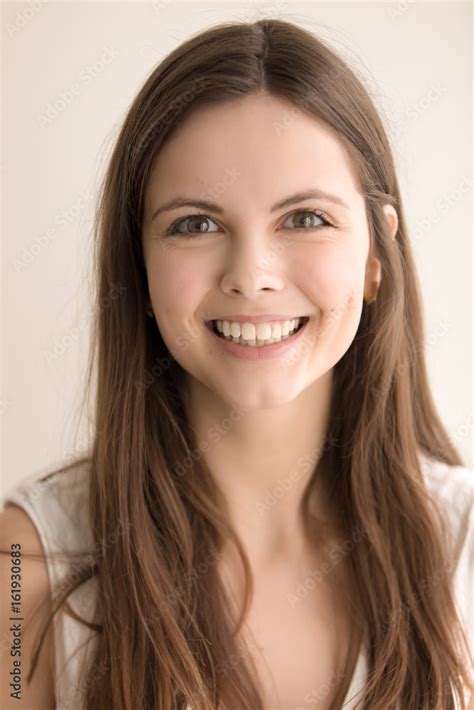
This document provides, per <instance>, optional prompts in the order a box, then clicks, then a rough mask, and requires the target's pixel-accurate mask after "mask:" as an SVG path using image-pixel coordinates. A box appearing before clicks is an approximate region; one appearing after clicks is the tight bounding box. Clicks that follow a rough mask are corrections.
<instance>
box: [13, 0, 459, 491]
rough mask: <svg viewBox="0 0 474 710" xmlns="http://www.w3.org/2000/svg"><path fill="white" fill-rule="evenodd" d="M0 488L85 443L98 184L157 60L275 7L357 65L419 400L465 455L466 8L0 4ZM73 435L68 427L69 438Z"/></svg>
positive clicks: (162, 0) (405, 3)
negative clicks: (388, 189) (421, 312)
mask: <svg viewBox="0 0 474 710" xmlns="http://www.w3.org/2000/svg"><path fill="white" fill-rule="evenodd" d="M1 10H2V29H1V31H2V45H3V49H2V59H3V62H2V66H3V71H2V107H3V108H2V128H3V131H2V164H1V168H2V198H3V203H2V207H3V211H2V217H3V219H2V228H3V238H2V247H3V249H2V267H3V268H2V277H3V278H2V286H3V288H2V306H3V308H2V313H3V322H2V335H3V341H2V342H3V348H2V365H3V367H2V382H1V389H0V414H1V422H2V433H3V439H2V446H3V448H2V470H3V492H6V491H7V490H8V489H9V488H10V487H12V486H13V485H15V484H16V483H17V482H19V481H21V480H23V479H26V478H29V477H30V476H31V477H35V476H36V475H37V474H38V473H39V472H40V471H43V470H49V469H50V468H52V467H53V466H55V465H56V464H59V463H60V462H62V461H67V460H69V459H70V458H71V457H72V456H73V455H75V454H76V453H78V452H79V451H81V450H83V449H85V448H86V447H87V442H88V440H87V426H86V425H87V422H84V421H83V422H82V423H81V422H78V421H77V417H76V413H77V408H78V405H79V402H80V399H81V397H82V394H83V384H82V383H83V377H84V367H85V362H86V355H87V349H88V341H89V327H90V323H91V314H92V305H91V303H90V300H89V289H90V283H89V280H90V265H91V262H90V250H91V224H92V217H93V209H94V201H95V197H96V194H97V188H98V185H99V181H100V178H101V176H102V174H103V170H104V168H105V165H106V161H107V157H108V155H109V153H110V150H111V148H112V145H113V141H114V139H115V137H116V135H117V131H118V129H119V126H120V124H121V121H122V120H123V118H124V116H125V114H126V112H127V109H128V107H129V105H130V103H131V101H132V100H133V98H134V96H135V94H136V93H137V92H138V90H139V88H140V87H141V85H142V83H143V81H144V80H145V78H146V77H147V76H148V74H149V73H150V71H151V70H152V68H153V67H154V65H155V64H156V63H158V62H159V61H160V59H161V58H162V57H164V56H165V55H166V54H168V53H169V52H170V51H171V50H172V49H173V48H174V47H175V46H176V45H177V44H179V43H180V42H182V41H183V40H185V39H186V38H187V37H188V36H189V35H190V34H193V33H195V32H197V31H199V30H201V29H204V28H206V27H209V26H210V25H213V24H215V23H217V22H221V21H225V20H230V19H235V20H247V21H251V20H256V19H259V18H260V17H281V18H282V19H288V20H290V21H293V22H296V23H298V24H300V25H301V26H303V27H305V28H307V29H310V30H312V31H314V32H315V33H317V34H319V35H320V36H321V37H322V38H324V39H326V40H328V41H330V43H331V44H332V45H333V46H334V48H335V49H336V50H338V51H339V52H340V53H341V54H342V55H343V56H344V57H345V58H346V59H347V60H348V61H349V62H350V63H351V64H352V65H353V66H355V67H356V68H357V69H358V70H359V71H361V72H363V74H364V76H365V78H366V84H367V85H368V87H369V89H370V91H371V93H372V95H373V97H374V100H375V102H376V104H377V106H378V107H379V110H380V111H381V113H382V116H383V118H384V120H385V123H386V126H387V129H388V131H389V134H390V136H391V138H392V141H393V146H394V152H395V159H396V162H397V166H398V174H399V179H400V182H401V188H402V194H403V197H404V200H405V210H406V215H407V218H408V225H409V228H410V230H411V239H412V244H413V249H414V253H415V258H416V262H417V266H418V270H419V275H420V282H421V285H422V292H423V300H424V307H425V316H426V335H427V338H426V355H427V362H428V368H429V376H430V380H431V384H432V388H433V394H434V397H435V401H436V404H437V405H438V407H439V411H440V413H441V416H442V418H443V421H444V423H445V424H446V426H447V428H448V430H449V432H450V435H451V437H452V439H453V441H454V443H455V444H456V445H457V446H458V448H459V450H460V452H461V453H462V455H463V456H464V458H465V462H466V464H467V465H468V466H472V465H473V457H472V424H473V411H472V360H473V354H472V246H471V245H472V221H471V211H472V143H471V140H472V135H471V127H472V86H471V80H472V77H471V74H472V58H471V50H472V5H471V4H470V3H467V2H413V1H411V0H400V1H399V2H390V3H385V2H335V1H333V2H312V3H298V2H290V1H289V0H285V1H278V2H273V3H235V2H223V1H222V0H221V1H220V2H219V3H217V2H214V3H204V2H188V3H184V2H174V1H172V0H154V1H150V2H121V3H117V2H82V3H80V2H29V3H16V2H5V3H3V4H2V7H1ZM76 430H77V433H76Z"/></svg>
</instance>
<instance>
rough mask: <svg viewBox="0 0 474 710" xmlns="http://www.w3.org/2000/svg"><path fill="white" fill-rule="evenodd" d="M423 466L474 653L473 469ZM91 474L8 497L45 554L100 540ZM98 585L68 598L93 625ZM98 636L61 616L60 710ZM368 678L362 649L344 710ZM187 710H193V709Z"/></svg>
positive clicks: (82, 468)
mask: <svg viewBox="0 0 474 710" xmlns="http://www.w3.org/2000/svg"><path fill="white" fill-rule="evenodd" d="M420 460H421V464H422V470H423V472H424V475H425V480H426V483H427V487H428V490H429V491H430V492H433V493H435V496H436V497H437V499H438V500H439V501H440V502H441V505H442V508H443V510H444V511H445V512H446V514H447V516H448V521H449V525H450V531H451V540H450V543H451V550H452V555H453V561H454V565H453V570H454V590H455V598H456V603H457V605H458V609H459V611H460V616H461V621H462V622H463V625H464V628H465V630H466V633H467V638H468V641H469V644H470V649H471V652H472V650H473V648H474V643H473V640H474V614H473V611H472V606H471V599H472V573H473V570H474V524H473V522H472V512H471V511H472V500H473V492H474V475H473V474H474V470H473V469H470V468H466V467H463V466H452V467H451V466H447V465H446V464H443V463H440V462H439V461H432V460H431V459H428V458H426V457H425V456H421V457H420ZM89 471H90V464H89V463H81V464H77V465H75V466H73V467H72V468H70V469H69V470H67V471H66V472H65V473H59V474H55V475H52V476H51V477H50V478H49V479H48V480H44V481H41V478H39V477H38V474H37V473H36V474H35V475H34V476H32V477H30V478H28V479H26V480H25V481H22V482H21V483H20V484H19V485H17V486H16V487H15V488H13V489H12V490H10V491H9V492H8V493H7V494H6V496H5V499H4V503H7V502H9V503H15V504H16V505H19V506H20V507H22V508H23V509H24V510H25V511H26V512H27V513H28V515H29V516H30V518H31V519H32V521H33V522H34V524H35V525H36V527H37V529H38V532H39V535H40V537H41V540H42V543H43V546H44V549H45V551H46V552H48V553H49V552H56V551H60V550H62V551H64V550H67V551H80V550H85V551H87V550H89V551H91V550H92V546H93V542H92V535H91V530H90V527H89V521H88V494H89V491H88V485H87V484H88V475H89ZM44 475H45V474H42V476H44ZM66 570H67V563H66V562H61V561H60V562H57V561H54V560H53V561H48V571H49V576H50V581H51V583H52V585H53V586H55V585H57V584H59V582H60V580H61V579H62V578H63V576H64V574H65V573H66ZM96 584H97V580H96V579H95V578H93V579H90V580H88V581H87V582H86V583H85V584H83V585H81V586H80V587H79V588H78V589H76V590H75V592H73V594H71V595H70V597H69V603H70V605H71V607H72V608H73V609H74V610H75V611H77V612H78V613H79V614H80V615H81V616H83V618H86V619H87V620H88V621H93V614H94V607H95V598H96V593H97V588H96ZM95 636H96V632H94V631H92V630H90V629H88V628H87V627H86V626H85V625H83V624H81V623H80V622H78V621H75V620H74V619H72V618H71V617H70V616H68V615H67V614H66V613H63V612H62V611H61V612H58V613H57V614H56V615H55V617H54V642H55V690H56V710H78V709H79V708H80V707H81V704H80V697H81V675H80V674H81V669H82V668H84V667H85V665H86V664H85V661H87V655H88V653H89V652H90V651H92V644H93V642H94V637H95ZM73 654H74V655H73ZM366 676H367V655H366V648H365V645H363V646H362V649H361V652H360V655H359V657H358V660H357V664H356V668H355V671H354V675H353V677H352V681H351V685H350V688H349V690H348V692H347V695H346V698H345V702H344V710H350V709H351V708H353V707H355V700H356V699H358V698H360V696H358V698H355V697H354V696H355V695H356V694H357V693H359V691H361V690H362V689H363V686H364V683H365V679H366ZM467 699H468V698H467ZM187 710H191V708H190V706H189V705H188V706H187Z"/></svg>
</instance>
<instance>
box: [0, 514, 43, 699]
mask: <svg viewBox="0 0 474 710" xmlns="http://www.w3.org/2000/svg"><path fill="white" fill-rule="evenodd" d="M0 539H1V540H2V554H1V555H0V574H1V580H2V589H3V590H8V591H7V593H5V594H2V595H1V601H0V613H1V620H0V636H1V638H2V639H3V643H2V644H1V646H0V658H1V661H2V662H1V663H0V666H1V668H2V670H1V673H0V675H1V677H2V684H1V686H2V688H3V689H8V691H9V692H8V693H7V692H6V691H5V690H3V691H2V694H4V697H2V703H1V706H2V708H5V710H6V709H7V708H10V707H11V708H13V707H17V706H18V696H15V695H12V693H15V691H17V692H18V688H19V689H20V690H19V692H20V696H19V697H20V698H21V700H20V703H23V704H24V705H25V707H33V706H34V707H35V708H38V710H41V709H45V710H46V709H47V710H49V708H51V707H52V706H53V703H54V675H53V674H54V640H53V632H52V628H51V626H50V627H49V630H48V632H47V634H46V637H45V640H44V643H43V646H42V649H41V653H40V655H39V658H38V666H37V669H36V671H35V673H34V675H33V678H32V681H31V684H29V685H28V684H27V683H26V674H27V673H28V671H29V666H30V663H31V660H32V655H33V646H34V642H35V640H36V636H37V634H38V632H39V631H40V630H41V629H42V628H43V625H44V622H45V620H46V619H47V618H48V617H49V615H50V613H51V587H50V581H49V575H48V569H47V565H46V562H45V560H44V559H43V558H42V555H43V553H44V549H43V545H42V542H41V538H40V535H39V534H38V531H37V529H36V526H35V525H34V523H33V521H32V520H31V518H30V517H29V516H28V514H27V513H26V512H25V511H24V510H23V509H21V508H19V507H17V506H16V505H12V504H8V505H7V506H6V507H5V509H4V510H3V511H1V512H0ZM27 555H37V556H38V557H37V558H36V559H35V558H33V559H32V558H29V557H28V556H27ZM20 659H21V660H20ZM15 672H16V673H18V672H19V676H18V678H17V680H18V679H19V680H20V682H19V684H18V686H17V687H12V686H11V685H10V684H11V683H12V677H13V673H15Z"/></svg>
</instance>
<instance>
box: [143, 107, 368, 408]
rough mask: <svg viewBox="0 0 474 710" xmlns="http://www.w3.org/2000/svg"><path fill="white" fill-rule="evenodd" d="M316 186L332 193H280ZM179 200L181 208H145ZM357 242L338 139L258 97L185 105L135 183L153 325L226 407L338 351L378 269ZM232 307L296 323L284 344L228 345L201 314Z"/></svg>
mask: <svg viewBox="0 0 474 710" xmlns="http://www.w3.org/2000/svg"><path fill="white" fill-rule="evenodd" d="M317 191H321V192H325V193H328V195H331V196H333V198H334V199H330V198H329V197H327V196H323V195H321V196H317V195H315V196H313V197H309V196H306V197H301V196H300V197H299V198H295V199H293V196H294V195H295V194H300V195H301V194H306V193H308V192H315V193H316V192H317ZM290 198H291V199H290ZM178 199H179V200H183V201H186V202H187V203H189V204H187V205H185V206H184V205H182V206H174V207H172V208H171V209H166V210H162V211H160V212H159V213H158V214H156V211H157V210H158V209H159V208H162V207H164V206H166V205H167V204H168V203H170V202H173V201H175V200H178ZM197 202H200V203H203V202H206V203H213V205H214V206H211V205H207V206H201V207H194V206H193V203H197ZM283 202H286V204H283ZM279 203H282V204H281V205H279ZM278 205H279V206H278ZM316 213H319V214H316ZM196 215H200V216H199V217H196ZM190 216H194V217H192V218H191V219H189V217H190ZM173 225H174V226H175V227H176V229H177V232H176V233H175V234H173V235H169V236H167V232H168V230H170V228H171V227H173ZM369 246H370V245H369V232H368V225H367V221H366V213H365V204H364V200H363V198H362V196H361V195H360V194H359V192H358V191H357V187H356V183H355V178H354V176H353V174H352V170H351V166H350V164H349V161H348V158H347V157H346V154H345V152H344V150H343V148H342V146H341V144H340V143H339V142H338V140H337V139H336V137H335V136H334V135H333V134H332V133H331V131H330V130H329V129H328V128H326V127H325V126H324V125H322V124H320V123H319V122H317V121H316V120H315V119H313V118H312V117H309V116H307V115H305V114H303V113H302V112H300V111H298V110H297V109H295V107H294V106H292V105H291V104H288V103H286V102H284V101H282V100H281V99H278V98H275V97H273V96H271V95H268V94H265V93H262V94H259V95H253V96H248V97H245V98H243V99H238V100H235V101H231V102H226V103H222V104H220V105H216V106H213V107H207V108H200V109H198V110H196V111H194V112H193V113H192V114H191V115H190V116H189V117H188V118H187V119H186V121H185V122H184V123H183V124H182V125H181V126H180V127H179V128H178V129H177V131H176V132H175V134H174V135H173V136H172V137H171V139H170V140H168V141H167V142H166V143H165V145H164V147H163V148H162V150H161V151H160V153H159V155H158V158H157V161H156V163H155V166H154V170H153V173H152V175H151V179H150V181H149V184H148V186H147V192H146V196H145V212H144V222H143V248H144V259H145V265H146V270H147V276H148V286H149V294H150V300H151V304H152V306H153V310H154V313H155V318H156V322H157V324H158V327H159V329H160V332H161V335H162V337H163V339H164V341H165V343H166V345H167V347H168V349H169V350H170V352H171V353H172V354H173V357H174V358H175V359H176V360H177V361H178V362H179V363H180V365H181V366H182V367H183V368H184V370H185V371H186V372H187V373H188V374H189V375H190V376H191V380H190V382H191V383H193V384H194V385H199V386H205V387H207V388H209V389H210V390H211V391H212V392H213V393H214V394H215V395H217V396H218V397H219V398H221V399H222V400H224V401H225V402H227V403H229V404H232V405H240V406H242V407H244V408H248V409H259V408H266V407H273V406H278V405H280V404H284V403H285V402H288V401H290V400H292V399H294V398H295V397H297V396H298V394H300V393H301V392H302V391H303V390H305V389H306V388H308V387H309V386H311V385H312V384H314V383H316V381H317V380H318V379H319V378H321V377H322V375H324V374H325V373H327V372H328V371H330V370H331V369H332V368H333V367H334V365H335V364H336V363H337V362H338V361H339V360H340V359H341V358H342V356H343V355H344V353H345V352H346V351H347V349H348V348H349V346H350V344H351V343H352V341H353V339H354V336H355V334H356V331H357V328H358V325H359V321H360V317H361V311H362V307H363V296H364V292H365V293H366V294H367V293H369V292H370V285H371V282H372V281H373V280H376V279H377V277H378V276H379V275H380V272H379V266H380V265H379V262H378V261H377V260H376V259H375V258H373V257H372V254H370V258H369ZM242 314H243V315H247V316H252V315H263V316H264V320H265V321H274V320H275V316H276V317H277V319H278V320H281V321H284V320H290V319H292V318H297V317H301V316H307V317H309V320H308V322H307V323H306V325H305V326H304V329H303V330H302V332H301V334H300V335H299V337H296V338H295V339H294V341H293V340H292V338H288V339H287V341H285V347H286V351H285V352H278V351H275V348H274V346H268V345H267V346H264V347H263V349H260V348H258V347H257V346H254V347H252V346H250V345H242V346H241V347H240V348H238V350H239V352H238V353H237V352H230V351H229V350H227V349H226V347H224V346H223V343H222V342H221V341H220V340H219V339H218V337H217V336H216V335H215V334H214V333H212V332H211V331H210V330H209V328H208V326H207V325H206V322H207V321H209V320H211V319H212V320H214V319H215V320H228V321H230V322H232V321H233V320H237V319H238V320H240V318H238V316H239V315H242ZM232 316H235V318H232ZM266 316H268V317H266ZM278 316H281V318H278ZM234 328H235V326H234ZM235 332H236V331H235V330H234V333H235ZM265 332H267V333H268V332H269V331H265V329H263V331H260V330H259V331H258V332H257V331H255V335H256V336H257V337H258V333H260V334H261V335H262V336H263V337H265ZM275 332H276V334H278V332H279V331H278V329H277V330H276V331H272V334H273V333H275ZM234 333H233V334H234ZM246 333H247V335H248V334H249V333H250V336H249V337H252V334H253V333H254V331H253V330H252V329H251V328H250V330H249V329H248V328H247V330H246ZM272 347H273V350H271V349H270V348H272ZM265 348H269V349H268V350H267V351H266V352H265ZM244 350H245V352H243V351H244ZM264 355H266V356H264Z"/></svg>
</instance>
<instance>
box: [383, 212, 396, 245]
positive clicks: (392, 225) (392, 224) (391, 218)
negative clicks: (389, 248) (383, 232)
mask: <svg viewBox="0 0 474 710" xmlns="http://www.w3.org/2000/svg"><path fill="white" fill-rule="evenodd" d="M383 211H384V212H385V217H386V218H387V222H388V226H389V229H390V234H391V235H392V239H395V236H396V234H397V231H398V214H397V211H396V209H395V208H394V207H392V205H384V206H383Z"/></svg>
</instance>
